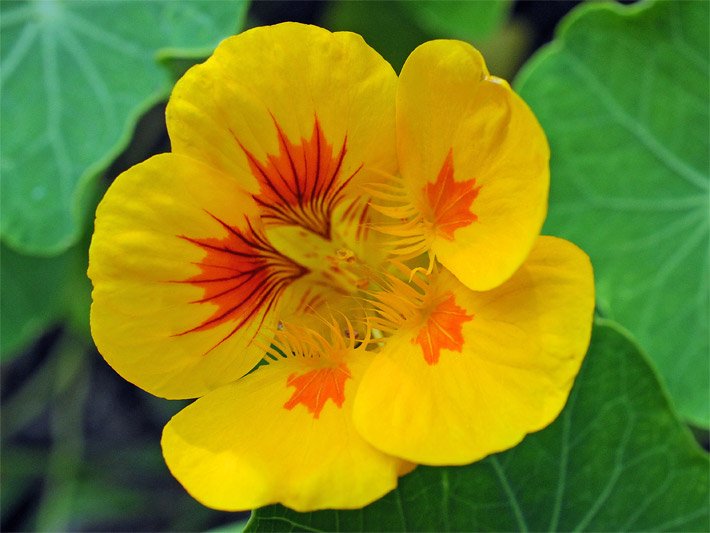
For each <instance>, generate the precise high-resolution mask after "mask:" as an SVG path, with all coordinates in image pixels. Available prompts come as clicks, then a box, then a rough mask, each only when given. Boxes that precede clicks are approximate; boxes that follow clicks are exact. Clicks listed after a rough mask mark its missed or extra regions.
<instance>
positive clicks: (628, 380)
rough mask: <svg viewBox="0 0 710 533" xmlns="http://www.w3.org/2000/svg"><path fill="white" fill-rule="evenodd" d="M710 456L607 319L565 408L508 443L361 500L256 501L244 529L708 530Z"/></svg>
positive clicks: (597, 331) (600, 326)
mask: <svg viewBox="0 0 710 533" xmlns="http://www.w3.org/2000/svg"><path fill="white" fill-rule="evenodd" d="M353 467H354V468H355V466H353ZM708 468H710V462H709V461H708V456H707V455H706V454H705V453H704V452H702V451H701V450H700V448H699V447H698V445H697V444H696V443H695V441H694V440H693V439H692V437H691V435H690V433H689V431H688V430H687V428H686V427H684V426H683V425H682V424H681V422H680V421H679V420H678V418H677V417H676V415H675V414H674V411H673V410H672V409H671V408H670V406H669V402H668V398H667V397H666V395H665V394H664V393H663V392H662V388H661V387H659V382H658V379H657V377H656V374H655V373H654V371H653V370H652V368H651V367H650V366H649V363H648V361H647V359H646V358H645V357H643V356H642V354H641V353H640V352H639V349H638V348H637V347H636V345H634V344H633V343H632V342H631V341H630V340H629V338H628V337H627V336H626V335H625V334H624V333H622V332H621V331H620V329H618V327H616V326H614V325H613V323H609V322H600V323H599V324H598V325H597V326H596V327H595V329H594V334H593V338H592V345H591V347H590V350H589V354H588V355H587V358H586V360H585V362H584V365H583V367H582V370H581V372H580V374H579V376H578V378H577V382H576V383H575V386H574V389H573V390H572V393H571V395H570V398H569V401H568V402H567V406H566V407H565V409H564V411H563V412H562V414H561V415H560V417H559V418H558V419H557V420H556V421H555V422H554V423H553V424H552V425H551V426H549V427H548V428H546V429H544V430H543V431H540V432H539V433H536V434H533V435H529V436H528V437H527V438H526V439H525V440H524V441H523V442H522V443H521V444H520V445H518V446H517V447H515V448H513V449H512V450H509V451H507V452H503V453H500V454H497V455H494V456H491V457H489V458H487V459H485V460H483V461H480V462H478V463H474V464H472V465H470V466H465V467H447V468H432V467H421V466H420V467H418V468H417V469H416V470H415V471H414V472H413V473H412V474H410V475H408V476H406V477H405V478H403V479H402V480H401V481H400V485H399V488H398V489H397V490H395V491H393V492H391V493H390V494H388V495H387V496H385V497H384V498H383V499H381V500H379V501H378V502H375V503H374V504H372V505H370V506H369V507H366V508H364V509H362V510H357V511H320V512H315V513H308V514H299V513H296V512H293V511H290V510H288V509H286V508H284V507H280V506H271V507H266V508H263V509H259V510H258V511H255V513H254V514H253V518H252V520H251V522H250V524H249V526H248V527H247V531H297V530H306V531H383V530H384V531H479V530H486V531H489V530H495V531H528V530H531V531H543V530H544V531H558V530H559V531H582V530H584V531H662V530H675V531H692V530H697V531H707V530H708V529H709V528H710V523H709V520H710V517H709V515H708V513H709V510H708V497H709V496H710V489H709V487H708Z"/></svg>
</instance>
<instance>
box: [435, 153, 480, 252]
mask: <svg viewBox="0 0 710 533" xmlns="http://www.w3.org/2000/svg"><path fill="white" fill-rule="evenodd" d="M480 190H481V188H480V187H476V180H475V179H470V180H465V181H455V180H454V154H453V150H449V154H448V155H447V156H446V160H445V161H444V165H443V166H442V167H441V170H440V171H439V175H438V176H437V178H436V181H435V182H434V183H427V184H426V186H425V192H426V196H427V198H428V200H429V205H430V207H431V209H432V211H433V215H434V220H433V223H434V227H435V228H436V230H437V231H438V232H439V234H441V235H442V236H443V237H445V238H446V239H449V240H452V239H453V238H454V231H456V230H457V229H458V228H463V227H465V226H468V225H469V224H471V223H472V222H475V221H476V220H478V217H477V216H476V215H475V214H474V213H472V212H471V204H473V201H474V200H475V199H476V197H477V196H478V192H479V191H480Z"/></svg>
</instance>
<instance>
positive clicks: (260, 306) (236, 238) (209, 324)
mask: <svg viewBox="0 0 710 533" xmlns="http://www.w3.org/2000/svg"><path fill="white" fill-rule="evenodd" d="M208 214H209V213H208ZM209 215H210V216H211V217H212V218H214V219H215V220H216V221H217V222H219V223H220V224H221V225H222V227H224V228H225V229H226V230H227V232H228V233H227V236H226V237H223V238H206V239H195V238H191V237H187V236H184V235H180V236H179V237H180V238H181V239H184V240H186V241H188V242H191V243H192V244H194V245H195V246H198V247H200V248H202V249H203V250H204V251H205V253H206V255H205V256H204V257H203V259H202V260H201V261H200V262H199V263H197V266H199V267H200V270H201V272H200V273H199V274H197V275H196V276H193V277H191V278H189V279H186V280H182V281H178V282H177V283H189V284H191V285H195V286H197V287H200V288H201V289H203V290H204V292H203V295H202V298H200V299H199V300H195V301H193V302H191V303H196V304H203V303H210V304H213V305H216V306H217V309H215V311H214V313H213V314H212V315H211V316H210V317H209V318H207V319H206V320H204V321H203V322H202V323H201V324H199V325H197V326H195V327H194V328H192V329H189V330H187V331H184V332H182V333H180V334H179V335H185V334H187V333H191V332H194V331H204V330H207V329H211V328H214V327H217V326H219V325H221V324H224V323H226V322H235V323H236V325H235V327H234V329H232V330H231V332H230V333H229V334H228V335H227V336H226V337H225V338H223V339H222V340H221V341H220V342H218V343H217V344H216V345H215V346H213V347H212V349H214V348H215V347H216V346H218V345H219V344H221V343H222V342H224V341H225V340H227V339H228V338H229V337H231V336H232V335H233V334H234V333H236V332H237V331H238V330H239V328H241V327H242V326H244V325H245V324H246V323H248V322H249V321H250V320H252V319H253V318H254V317H256V316H257V315H259V314H260V313H262V314H266V313H267V312H268V311H269V310H270V309H271V308H272V307H273V305H274V303H275V302H276V300H277V299H278V297H279V295H280V294H281V292H282V291H283V290H284V289H285V288H286V287H287V286H288V285H290V284H291V283H293V282H294V281H295V280H297V279H298V278H300V277H302V276H304V275H305V274H307V273H308V269H306V268H305V267H303V266H301V265H299V264H297V263H295V262H293V261H291V260H290V259H289V258H287V257H285V256H283V255H282V254H280V253H279V252H278V251H276V250H275V249H274V248H273V247H272V246H271V244H270V243H269V242H268V241H267V240H266V238H265V237H264V236H263V235H262V234H260V233H258V232H257V231H255V230H254V228H253V227H252V226H251V224H250V223H249V221H248V220H247V229H246V230H240V229H238V228H236V227H234V226H230V225H229V224H227V223H226V222H224V221H222V220H220V219H219V218H217V217H215V216H214V215H212V214H209ZM262 320H263V319H262Z"/></svg>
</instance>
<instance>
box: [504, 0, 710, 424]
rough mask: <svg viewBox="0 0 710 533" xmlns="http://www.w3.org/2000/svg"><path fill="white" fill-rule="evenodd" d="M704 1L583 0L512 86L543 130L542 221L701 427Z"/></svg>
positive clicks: (705, 373)
mask: <svg viewBox="0 0 710 533" xmlns="http://www.w3.org/2000/svg"><path fill="white" fill-rule="evenodd" d="M709 11H710V3H708V2H669V1H662V2H661V1H659V2H656V3H642V4H638V5H635V6H631V7H625V6H619V5H609V4H604V5H590V6H583V7H582V8H580V9H578V10H577V11H575V12H574V13H573V14H572V15H571V16H570V17H569V18H568V19H566V21H565V22H564V23H563V24H562V25H561V27H560V28H559V31H558V33H557V38H556V39H555V41H554V42H553V43H552V44H551V45H550V46H549V47H548V48H547V49H545V50H544V51H543V52H541V53H540V54H539V55H538V56H537V57H536V58H534V59H533V60H532V61H531V62H530V63H529V64H528V66H527V67H526V69H525V70H524V71H523V73H522V74H521V76H520V78H519V79H518V83H517V87H518V90H519V91H520V93H521V94H522V96H523V97H524V98H525V100H526V101H527V102H528V103H529V104H530V106H531V107H532V108H533V110H534V111H535V114H536V115H537V116H538V118H539V119H540V122H541V123H542V125H543V127H544V129H545V131H546V132H547V135H548V137H549V140H550V147H551V151H552V162H551V166H552V168H551V171H552V181H551V187H552V188H551V194H550V212H549V216H548V221H547V225H546V226H545V231H546V232H549V233H551V234H554V235H559V236H562V237H566V238H568V239H570V240H572V241H574V242H575V243H577V244H578V245H580V246H581V247H582V248H583V249H584V250H585V251H586V252H587V253H589V255H590V256H591V258H592V263H593V264H594V267H595V271H596V278H597V298H598V302H597V304H598V308H599V310H600V312H601V313H602V314H603V315H604V316H607V317H609V318H612V319H614V320H617V321H619V322H620V323H622V324H624V326H626V327H628V328H629V329H630V330H631V332H632V333H633V334H634V336H635V337H636V338H638V340H639V342H640V343H641V346H642V347H643V348H644V349H645V350H646V351H647V352H648V353H649V355H650V356H651V357H652V358H653V360H654V362H655V364H656V365H657V366H658V369H659V370H660V372H661V374H662V376H663V378H664V379H665V381H666V383H667V385H668V387H669V389H670V391H671V395H672V397H673V399H674V401H675V402H676V405H677V407H678V409H679V411H680V412H681V414H682V415H683V416H684V417H686V418H687V419H688V420H690V421H691V422H693V423H694V424H696V425H699V426H702V427H708V426H709V425H710V398H709V397H708V390H709V389H710V357H708V354H709V353H710V347H709V346H708V340H709V339H710V336H709V333H708V324H710V319H709V318H708V309H709V308H710V291H709V288H708V276H709V275H710V266H709V264H708V258H709V257H710V238H709V235H708V228H709V227H710V205H709V200H710V196H709V194H708V189H709V186H710V183H709V179H708V170H709V169H710V145H709V143H708V131H710V122H709V120H708V110H709V107H708V98H709V97H710V87H709V83H710V77H709V76H708V71H709V60H710V51H709V49H708V47H709V44H710V36H709V35H708V33H709V32H708V30H709V28H710V26H709V25H708V20H710V13H709Z"/></svg>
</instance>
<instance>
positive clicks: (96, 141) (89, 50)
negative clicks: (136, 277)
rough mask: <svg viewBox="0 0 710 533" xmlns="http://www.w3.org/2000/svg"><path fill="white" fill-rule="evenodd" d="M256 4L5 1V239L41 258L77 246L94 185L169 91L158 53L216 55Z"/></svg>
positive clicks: (0, 229)
mask: <svg viewBox="0 0 710 533" xmlns="http://www.w3.org/2000/svg"><path fill="white" fill-rule="evenodd" d="M246 5H247V4H246V2H245V1H243V0H241V1H234V2H223V1H220V0H207V1H199V0H184V1H181V2H172V1H166V0H158V1H152V2H131V1H122V0H105V1H104V0H82V1H60V0H38V1H35V2H16V1H3V2H2V3H0V15H1V16H2V22H1V23H0V24H1V25H2V32H0V33H1V37H0V45H1V46H0V48H1V50H2V52H1V55H0V60H1V62H2V75H1V77H0V83H1V88H2V104H1V111H2V114H1V117H2V118H1V119H0V120H1V124H0V126H1V127H2V131H3V142H2V147H1V158H2V159H1V160H2V167H1V168H0V170H1V171H2V172H1V175H2V200H1V206H2V215H1V216H0V233H1V236H2V240H3V242H4V243H5V244H7V245H9V246H11V247H13V248H14V249H16V250H18V251H21V252H23V253H29V254H36V255H51V254H57V253H59V252H61V251H62V250H64V249H66V248H68V247H69V246H70V245H71V244H73V243H74V242H76V241H77V240H78V238H79V236H80V234H81V222H82V220H83V216H82V215H83V214H84V213H85V211H86V209H88V208H89V207H88V206H89V205H90V198H91V193H90V191H88V190H87V189H89V187H88V185H89V184H90V183H91V182H92V180H93V179H94V178H95V177H96V175H97V174H98V173H99V172H100V171H101V170H103V169H104V168H105V167H106V166H107V165H108V164H109V163H110V162H111V160H112V159H113V158H114V157H115V156H116V155H117V154H118V152H120V150H121V149H122V148H123V147H124V146H125V145H126V144H127V143H128V139H129V136H130V134H131V130H132V128H133V126H134V125H135V122H136V120H137V118H138V117H139V116H140V114H141V113H142V112H143V111H145V110H146V109H148V108H149V107H150V106H151V105H153V104H154V103H155V102H157V101H159V100H160V99H162V98H164V97H166V96H167V94H168V92H169V90H170V86H171V81H170V77H169V75H168V72H167V71H166V70H165V69H164V68H163V67H162V66H161V65H160V64H159V63H158V62H157V59H158V57H161V58H162V57H165V56H180V55H183V54H184V55H188V56H194V55H195V54H196V53H198V52H200V53H202V54H204V55H207V54H209V52H210V50H211V49H212V48H213V47H214V46H216V44H217V43H218V42H219V41H220V40H221V39H222V38H224V37H226V36H227V35H229V34H231V33H233V32H234V31H235V30H236V29H237V26H238V24H240V23H241V20H242V19H243V16H244V11H245V7H246Z"/></svg>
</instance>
